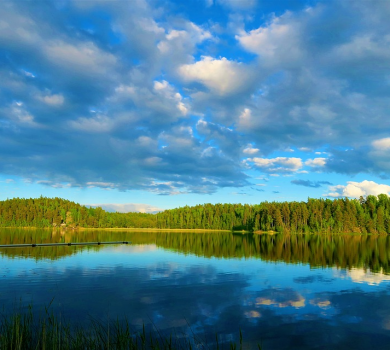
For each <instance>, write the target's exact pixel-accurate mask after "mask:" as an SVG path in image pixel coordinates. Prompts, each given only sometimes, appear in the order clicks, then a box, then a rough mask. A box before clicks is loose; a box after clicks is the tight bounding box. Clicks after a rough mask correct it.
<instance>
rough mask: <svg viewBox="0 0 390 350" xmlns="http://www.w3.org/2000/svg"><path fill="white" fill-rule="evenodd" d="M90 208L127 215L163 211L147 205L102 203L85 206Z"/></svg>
mask: <svg viewBox="0 0 390 350" xmlns="http://www.w3.org/2000/svg"><path fill="white" fill-rule="evenodd" d="M86 205H87V206H91V207H95V208H96V207H100V208H102V209H104V210H106V211H108V212H118V213H129V212H138V213H157V212H159V211H162V210H163V209H161V208H158V207H156V206H152V205H149V204H142V203H120V204H119V203H103V204H86Z"/></svg>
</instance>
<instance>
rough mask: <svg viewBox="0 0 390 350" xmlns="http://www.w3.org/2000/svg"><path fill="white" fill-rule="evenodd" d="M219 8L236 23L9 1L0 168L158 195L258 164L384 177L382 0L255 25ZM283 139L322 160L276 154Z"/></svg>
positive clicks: (0, 68)
mask: <svg viewBox="0 0 390 350" xmlns="http://www.w3.org/2000/svg"><path fill="white" fill-rule="evenodd" d="M214 3H215V5H217V6H218V4H219V5H222V6H223V7H224V8H223V11H226V15H227V16H226V18H225V17H224V18H220V17H218V18H217V17H212V18H208V17H203V18H202V17H199V18H197V20H196V21H195V20H194V22H191V21H189V20H188V19H187V18H189V16H186V15H185V14H184V15H183V12H181V11H180V12H175V11H176V9H177V7H176V5H175V4H173V5H172V7H169V6H168V7H165V6H164V7H163V6H158V5H157V6H156V3H155V2H146V1H137V2H134V3H132V6H131V7H130V6H128V4H127V3H126V2H117V3H115V5H113V4H112V3H111V2H109V1H97V2H96V1H88V2H68V3H66V4H63V7H62V5H61V6H58V4H55V3H54V2H48V3H45V5H44V6H43V5H41V4H39V5H38V6H37V5H36V4H30V3H23V4H22V3H21V2H12V1H10V2H8V1H3V2H1V3H0V46H1V47H2V50H3V51H4V52H5V54H4V55H2V56H1V57H0V106H2V107H0V134H1V137H2V142H1V144H0V158H1V159H2V162H1V163H0V172H2V173H4V174H10V175H15V176H22V177H26V178H27V177H28V178H29V179H31V181H49V182H48V183H47V184H48V185H50V184H51V185H53V184H71V186H82V187H88V186H100V187H104V186H105V185H104V184H112V185H109V186H106V188H108V189H110V188H116V189H120V190H129V189H145V190H150V191H153V192H156V193H160V194H169V193H190V192H191V193H193V192H196V193H212V192H215V191H217V190H218V188H222V187H230V186H233V187H234V186H238V187H239V186H246V185H248V182H247V178H248V176H247V175H246V174H245V172H246V171H248V168H250V167H251V169H252V170H257V171H261V172H266V173H268V174H270V176H276V175H279V174H282V175H283V174H284V175H286V174H291V173H298V172H303V171H324V172H336V173H342V174H351V175H352V174H357V173H365V174H374V175H377V176H382V177H383V178H385V177H386V176H388V174H389V171H390V153H389V152H388V150H389V149H390V146H389V145H390V143H389V130H390V119H389V118H388V111H389V109H390V101H389V99H388V97H387V96H388V95H389V93H390V85H389V78H388V73H387V72H388V71H389V69H390V64H389V62H390V61H389V59H388V58H389V57H390V56H389V53H390V44H389V43H390V41H389V38H388V35H387V33H388V32H390V25H389V23H388V20H387V19H388V18H387V15H388V12H386V11H388V10H386V8H385V7H384V6H383V4H382V3H381V4H378V5H377V6H371V5H370V4H369V3H367V2H359V3H356V4H353V5H346V4H344V3H343V2H338V1H334V2H333V1H332V2H323V1H320V2H317V3H316V4H314V5H313V6H311V7H307V8H305V9H302V10H294V11H289V12H288V11H287V12H285V13H282V14H280V12H277V13H279V14H278V15H275V14H271V13H265V16H264V17H262V18H261V19H260V17H259V18H258V17H257V16H250V13H251V12H250V11H252V10H253V11H255V10H256V6H257V4H256V3H255V2H254V1H252V0H249V1H230V0H224V1H222V0H220V1H218V0H217V1H214ZM97 9H98V10H99V11H102V13H107V18H108V19H107V21H97V20H96V18H95V14H96V10H97ZM242 10H250V11H249V12H246V13H244V11H242ZM48 13H50V15H47V14H48ZM210 13H211V12H210ZM385 14H386V15H385ZM233 17H234V18H239V20H238V21H239V22H240V23H241V24H240V25H237V26H232V25H231V22H232V21H233ZM86 23H87V24H88V25H86ZM86 26H87V27H88V28H86ZM248 28H249V29H248ZM232 31H235V32H234V34H232ZM307 33H310V35H307ZM234 43H236V45H235V44H234ZM227 48H229V49H227ZM351 120H353V122H351ZM37 140H40V141H39V142H37ZM289 148H291V149H299V150H301V151H305V152H311V151H312V150H315V149H320V150H321V151H326V152H328V154H327V155H318V157H317V156H316V155H312V156H311V158H310V159H308V160H306V161H303V160H302V159H301V158H287V157H282V155H283V154H280V152H284V151H286V150H288V149H289ZM346 149H348V151H346ZM271 154H272V157H273V158H270V157H271V156H270V155H271ZM256 155H258V157H255V156H256ZM259 155H261V157H260V156H259ZM245 157H251V158H248V159H247V160H245ZM304 159H307V157H305V158H304ZM243 160H244V162H243ZM210 164H212V166H210ZM303 167H307V168H305V170H302V169H303ZM43 179H45V180H43ZM297 181H299V180H297ZM306 184H307V185H309V186H311V185H314V186H316V185H317V183H316V182H312V183H306ZM300 185H303V183H300ZM349 185H350V184H347V185H345V186H344V187H338V188H337V189H336V190H334V191H331V192H334V193H338V194H340V195H344V192H346V193H349V191H350V187H348V186H349ZM347 187H348V189H346V188H347ZM355 187H356V186H355ZM357 188H360V187H359V186H358V187H357ZM351 191H352V190H351ZM359 191H363V192H369V191H368V190H367V191H366V190H364V189H362V188H360V190H356V189H355V192H356V193H358V192H359Z"/></svg>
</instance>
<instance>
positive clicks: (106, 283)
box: [0, 230, 390, 349]
mask: <svg viewBox="0 0 390 350" xmlns="http://www.w3.org/2000/svg"><path fill="white" fill-rule="evenodd" d="M110 240H112V241H119V240H128V241H132V242H133V245H131V246H100V247H95V246H93V247H54V248H53V247H47V248H29V249H22V250H21V249H2V250H1V254H2V259H1V265H0V266H1V267H0V272H1V273H0V305H2V306H4V308H5V309H7V308H8V309H9V308H11V307H12V305H13V304H14V303H18V302H19V300H20V298H22V300H23V302H26V303H29V302H32V303H33V304H34V305H36V306H40V305H47V304H48V302H49V301H50V300H51V299H52V298H54V301H53V303H52V308H53V309H54V311H56V312H59V313H61V315H63V316H64V317H66V318H68V319H71V320H72V321H73V322H76V323H77V322H78V323H81V324H84V323H85V322H86V321H87V320H88V319H89V318H90V317H92V318H94V319H96V318H97V319H100V320H102V321H104V320H106V319H107V318H110V317H112V318H115V317H119V318H124V317H127V319H128V320H129V322H130V323H131V324H132V325H133V326H134V327H140V326H141V325H142V324H146V325H147V327H149V328H154V327H156V328H157V329H159V330H160V331H162V332H164V331H167V332H171V331H172V330H173V329H174V330H175V332H176V333H181V332H183V333H187V334H188V333H191V332H194V333H196V334H198V335H199V336H201V337H202V339H204V341H205V342H207V343H208V344H213V342H214V340H215V333H216V332H218V333H219V334H220V340H221V341H222V342H223V341H225V342H228V341H230V340H236V341H237V340H238V337H239V335H238V332H239V330H240V329H241V330H242V331H243V335H244V342H245V344H244V346H245V347H246V348H248V349H252V348H256V346H257V342H258V341H259V339H261V340H262V343H263V346H264V348H265V349H275V348H277V349H313V348H319V349H329V348H331V349H346V348H354V349H366V348H367V347H374V348H375V349H388V348H389V344H390V284H389V282H388V281H389V278H388V277H389V275H387V272H388V257H389V238H388V237H387V236H384V237H382V236H381V237H379V236H310V235H308V236H298V235H297V236H281V235H274V236H267V235H262V236H258V235H233V234H230V233H215V232H213V233H200V232H196V233H188V232H186V233H180V232H151V233H146V232H116V231H115V232H108V231H84V232H79V233H78V232H66V233H65V234H64V235H61V233H60V232H58V231H53V232H48V231H46V233H44V234H43V233H42V232H41V231H25V230H20V231H15V230H13V233H12V234H11V232H10V231H3V233H2V234H1V235H0V244H5V243H6V242H9V243H32V242H36V243H41V242H63V241H65V242H82V241H85V242H86V241H110ZM65 257H66V259H65ZM31 258H34V260H32V259H31ZM189 327H191V330H190V329H189Z"/></svg>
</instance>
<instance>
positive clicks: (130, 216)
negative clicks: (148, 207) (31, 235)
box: [0, 194, 390, 233]
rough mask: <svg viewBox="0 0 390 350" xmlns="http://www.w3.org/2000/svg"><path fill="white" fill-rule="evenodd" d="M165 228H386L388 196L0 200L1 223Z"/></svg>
mask: <svg viewBox="0 0 390 350" xmlns="http://www.w3.org/2000/svg"><path fill="white" fill-rule="evenodd" d="M61 225H62V226H71V227H78V226H79V227H95V228H110V227H119V228H129V227H138V228H164V229H169V228H170V229H216V230H248V231H277V232H285V233H310V232H323V233H340V232H355V233H390V198H389V197H388V196H387V195H386V194H381V195H379V196H378V197H376V196H367V198H363V197H361V198H360V199H359V200H357V199H348V198H343V199H334V200H330V199H308V201H307V202H263V203H260V204H258V205H247V204H246V205H242V204H215V205H213V204H204V205H197V206H194V207H188V206H186V207H182V208H178V209H172V210H166V211H163V212H160V213H157V214H144V213H110V212H106V211H105V210H103V209H102V208H87V207H85V206H81V205H80V204H76V203H74V202H71V201H67V200H64V199H60V198H54V199H50V198H45V197H40V198H37V199H20V198H15V199H11V200H6V201H1V202H0V226H2V227H52V226H61Z"/></svg>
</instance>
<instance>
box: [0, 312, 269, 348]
mask: <svg viewBox="0 0 390 350" xmlns="http://www.w3.org/2000/svg"><path fill="white" fill-rule="evenodd" d="M49 309H50V306H49V308H45V310H44V312H43V314H42V315H40V316H39V318H38V319H37V316H34V313H33V312H32V307H31V306H29V307H28V310H27V312H15V313H13V314H11V315H3V316H2V317H1V320H0V349H1V350H3V349H4V350H30V349H31V350H33V349H34V350H36V349H50V350H57V349H58V350H60V349H63V350H66V349H69V350H70V349H75V350H76V349H77V350H79V349H91V350H92V349H118V350H119V349H121V350H122V349H123V350H124V349H152V350H154V349H156V350H157V349H161V350H162V349H167V350H168V349H169V350H171V349H193V348H196V349H200V348H201V349H242V348H243V344H244V342H243V337H242V333H241V331H239V330H238V331H237V336H238V337H239V344H237V343H233V342H231V341H229V342H223V341H221V337H219V336H218V334H216V335H215V337H214V339H213V341H212V343H211V344H210V343H209V342H207V341H206V340H205V339H202V337H201V336H198V335H196V334H195V333H194V332H192V330H191V328H190V334H185V333H174V334H173V335H172V334H170V335H165V334H164V335H163V334H161V332H160V331H159V330H158V329H154V330H153V331H146V330H145V325H143V327H142V331H137V330H135V329H133V327H131V326H130V325H129V322H128V320H124V321H119V320H118V319H117V320H116V321H107V323H105V324H104V323H101V322H99V321H96V320H93V319H91V322H90V324H89V325H87V326H85V325H84V326H83V327H77V326H73V327H72V326H71V325H70V324H69V323H67V322H66V321H64V320H63V319H62V318H61V317H57V316H55V315H54V314H53V312H50V311H49ZM257 347H258V349H262V347H261V345H260V344H258V345H257Z"/></svg>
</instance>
